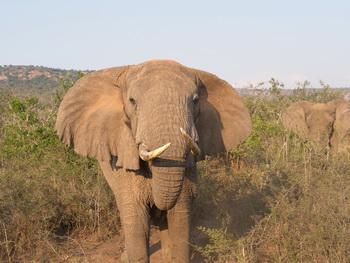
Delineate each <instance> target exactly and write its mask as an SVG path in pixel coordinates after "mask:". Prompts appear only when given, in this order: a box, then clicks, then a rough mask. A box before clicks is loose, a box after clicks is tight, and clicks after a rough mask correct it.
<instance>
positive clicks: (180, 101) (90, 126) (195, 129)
mask: <svg viewBox="0 0 350 263" xmlns="http://www.w3.org/2000/svg"><path fill="white" fill-rule="evenodd" d="M56 130H57V133H58V135H59V137H60V138H61V140H63V141H64V142H65V143H66V144H69V145H72V146H73V147H74V149H75V151H76V152H77V153H79V154H81V155H84V156H90V157H95V158H97V159H98V160H101V161H106V160H111V165H113V166H115V168H116V169H126V170H134V171H141V170H144V167H147V170H148V171H149V172H148V173H147V174H148V175H146V176H151V177H152V195H153V199H154V203H155V205H156V206H157V207H158V208H159V209H161V210H168V209H170V208H172V207H173V206H174V204H175V203H176V200H177V198H178V196H179V194H180V192H181V188H182V183H183V180H184V173H185V169H186V167H191V166H194V165H195V161H196V160H200V159H202V158H204V156H205V155H209V154H217V153H219V152H223V151H225V150H227V149H230V148H233V147H235V146H237V145H238V144H239V143H241V142H242V141H243V140H244V139H245V138H246V136H247V135H248V134H249V132H250V130H251V121H250V116H249V113H248V110H247V109H246V107H245V106H244V105H243V103H242V101H241V99H240V97H239V95H238V94H237V93H236V92H235V91H234V90H233V88H232V87H231V86H230V85H229V84H228V83H226V82H225V81H223V80H221V79H219V78H217V77H216V76H214V75H212V74H210V73H207V72H204V71H199V70H195V69H191V68H187V67H185V66H183V65H181V64H179V63H176V62H173V61H162V60H161V61H159V60H157V61H148V62H145V63H142V64H139V65H131V66H124V67H117V68H110V69H105V70H100V71H96V72H93V73H90V74H88V75H86V76H84V77H83V78H81V79H80V80H78V81H77V82H76V84H75V85H74V86H73V87H72V88H71V89H70V90H69V91H68V92H67V94H66V95H65V97H64V99H63V101H62V103H61V105H60V107H59V110H58V117H57V122H56ZM113 160H116V162H113ZM144 176H145V175H144Z"/></svg>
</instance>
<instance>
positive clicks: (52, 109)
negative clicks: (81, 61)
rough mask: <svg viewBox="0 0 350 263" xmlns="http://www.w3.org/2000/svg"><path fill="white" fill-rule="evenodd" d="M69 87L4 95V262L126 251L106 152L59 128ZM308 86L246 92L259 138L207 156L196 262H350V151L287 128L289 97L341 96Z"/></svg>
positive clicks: (83, 258)
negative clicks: (41, 94)
mask: <svg viewBox="0 0 350 263" xmlns="http://www.w3.org/2000/svg"><path fill="white" fill-rule="evenodd" d="M71 85H72V83H71V82H70V81H65V82H62V85H61V88H60V89H59V91H58V92H57V94H56V95H55V96H54V98H53V99H52V100H50V102H40V101H39V100H38V99H37V98H36V97H18V96H15V95H13V94H9V93H6V92H2V93H1V96H0V129H1V130H0V261H3V262H108V260H109V261H112V260H115V259H116V258H117V257H118V255H119V254H120V252H121V250H122V245H123V237H122V234H121V229H120V221H119V217H118V212H117V210H116V205H115V201H114V197H113V195H112V193H111V191H110V190H109V188H108V186H107V184H106V182H105V180H104V178H103V176H102V173H101V171H100V170H99V168H98V165H97V163H96V161H94V160H92V159H87V158H81V157H79V156H77V155H76V154H74V152H73V151H72V150H71V149H70V148H68V147H65V146H64V145H63V144H61V143H60V142H59V141H58V139H57V137H56V135H55V132H54V129H53V125H54V121H55V116H56V111H57V108H58V105H59V102H60V100H61V99H62V96H63V94H64V92H65V91H66V90H67V89H68V88H69V87H70V86H71ZM307 86H308V84H307V83H304V85H300V86H299V87H298V88H297V89H296V90H295V91H294V92H293V94H291V95H290V96H284V95H282V93H281V90H280V88H281V84H280V83H279V82H277V81H275V80H271V81H270V88H269V94H268V96H259V94H257V96H247V97H245V98H244V100H245V102H246V105H247V106H248V108H249V110H250V112H251V116H252V120H253V132H252V134H251V135H250V137H249V138H248V139H247V140H246V142H245V143H244V144H243V145H241V146H240V147H239V148H238V149H235V150H232V151H231V152H230V153H228V154H226V155H225V156H220V157H215V158H214V157H212V158H209V159H207V160H205V161H202V162H200V163H199V184H198V185H199V186H198V198H197V200H196V202H195V205H194V213H193V223H194V227H193V235H192V236H193V240H192V245H193V260H197V261H200V262H350V199H349V198H350V162H349V161H350V157H349V155H344V154H343V155H334V156H329V155H327V154H325V153H318V152H316V151H315V150H314V148H313V145H312V143H311V142H309V141H305V140H303V139H300V138H298V137H297V136H296V135H295V134H292V133H290V132H287V131H285V130H284V129H283V128H282V126H281V111H282V110H283V109H284V108H286V107H287V106H288V105H289V104H290V103H291V102H293V101H297V100H300V99H308V100H312V101H320V102H326V101H330V100H332V99H334V98H339V97H340V96H341V94H340V93H338V92H335V91H332V89H330V88H329V87H328V86H326V85H325V86H324V87H323V89H320V90H319V91H318V92H308V90H307ZM152 233H153V234H154V235H153V237H152V240H153V243H154V245H153V246H152V250H154V251H156V250H157V248H159V243H157V235H156V230H155V229H152Z"/></svg>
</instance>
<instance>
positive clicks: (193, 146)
mask: <svg viewBox="0 0 350 263" xmlns="http://www.w3.org/2000/svg"><path fill="white" fill-rule="evenodd" d="M180 132H181V134H182V136H183V137H184V138H185V140H186V142H187V143H188V144H189V145H190V148H191V151H192V153H193V154H195V155H200V154H201V150H200V149H199V147H198V145H197V143H196V142H195V141H194V140H193V139H192V137H191V136H190V135H188V134H187V133H186V132H185V130H184V129H182V128H181V127H180Z"/></svg>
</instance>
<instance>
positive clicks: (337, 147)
mask: <svg viewBox="0 0 350 263" xmlns="http://www.w3.org/2000/svg"><path fill="white" fill-rule="evenodd" d="M282 123H283V126H284V127H285V128H286V129H288V130H291V131H293V132H295V133H296V134H298V135H299V136H300V137H302V138H305V139H309V140H310V141H312V142H314V143H315V145H316V149H319V150H323V149H326V148H327V149H331V151H332V152H345V151H348V150H349V146H350V136H349V135H350V103H349V101H348V99H347V95H345V96H344V99H341V100H335V101H331V102H328V103H312V102H309V101H299V102H295V103H293V104H292V105H290V106H289V107H288V108H287V109H286V110H285V111H284V112H283V113H282Z"/></svg>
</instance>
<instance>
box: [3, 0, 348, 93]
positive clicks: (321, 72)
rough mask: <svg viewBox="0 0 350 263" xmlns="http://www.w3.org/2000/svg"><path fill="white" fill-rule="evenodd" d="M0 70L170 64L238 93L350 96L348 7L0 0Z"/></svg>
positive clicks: (297, 2) (307, 1)
mask: <svg viewBox="0 0 350 263" xmlns="http://www.w3.org/2000/svg"><path fill="white" fill-rule="evenodd" d="M0 26H1V35H0V65H4V64H5V65H8V64H13V65H44V66H49V67H58V68H66V69H82V70H83V69H99V68H104V67H110V66H118V65H124V64H134V63H139V62H142V61H145V60H149V59H153V58H162V59H165V58H166V59H174V60H177V61H179V62H181V63H183V64H185V65H188V66H192V67H196V68H200V69H204V70H207V71H210V72H213V73H215V74H217V75H219V76H220V77H221V78H223V79H225V80H227V81H229V82H230V83H231V84H234V85H236V86H242V85H244V84H246V83H256V82H259V81H266V80H268V79H270V78H271V77H274V78H277V79H278V80H280V81H282V82H284V83H285V84H286V85H287V87H292V86H293V84H294V83H295V82H296V81H303V80H310V81H311V82H312V84H313V85H314V86H318V81H319V80H323V81H325V82H326V83H329V84H330V85H333V86H347V87H350V1H349V0H333V1H330V0H328V1H323V0H319V1H314V0H304V1H301V0H294V1H283V0H279V1H272V0H260V1H258V0H255V1H249V0H248V1H243V0H241V1H234V0H232V1H220V0H217V1H207V0H201V1H196V0H192V1H191V0H187V1H185V0H174V1H166V0H163V1H160V0H159V1H152V0H148V1H145V0H144V1H141V0H140V1H131V0H130V1H129V0H124V1H117V0H115V1H112V0H111V1H107V0H95V1H89V0H85V1H82V0H70V1H68V0H60V1H53V0H51V1H50V0H46V1H44V0H0Z"/></svg>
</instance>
